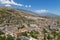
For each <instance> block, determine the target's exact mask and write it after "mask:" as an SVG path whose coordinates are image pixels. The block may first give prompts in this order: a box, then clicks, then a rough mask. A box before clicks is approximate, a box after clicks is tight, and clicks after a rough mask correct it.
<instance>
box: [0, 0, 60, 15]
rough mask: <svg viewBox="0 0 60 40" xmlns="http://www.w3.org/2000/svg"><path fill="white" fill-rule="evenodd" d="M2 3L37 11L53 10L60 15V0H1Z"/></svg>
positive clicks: (52, 11)
mask: <svg viewBox="0 0 60 40" xmlns="http://www.w3.org/2000/svg"><path fill="white" fill-rule="evenodd" d="M4 2H5V3H4ZM1 5H3V6H14V7H16V8H22V9H26V10H32V11H35V12H37V13H44V12H51V13H55V14H58V15H60V0H8V1H7V0H1V1H0V6H1Z"/></svg>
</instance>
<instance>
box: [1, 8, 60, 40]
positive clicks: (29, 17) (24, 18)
mask: <svg viewBox="0 0 60 40" xmlns="http://www.w3.org/2000/svg"><path fill="white" fill-rule="evenodd" d="M0 31H1V32H3V33H4V34H3V35H5V36H7V35H11V36H12V37H15V39H16V38H17V36H18V38H20V39H21V40H27V39H28V40H30V39H31V40H49V39H50V40H58V39H59V40H60V38H59V37H60V19H58V18H50V17H41V16H38V15H36V14H33V13H32V12H29V11H26V10H22V9H19V10H18V9H14V8H9V7H0ZM0 36H1V35H0ZM16 40H17V39H16Z"/></svg>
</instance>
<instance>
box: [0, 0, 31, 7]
mask: <svg viewBox="0 0 60 40" xmlns="http://www.w3.org/2000/svg"><path fill="white" fill-rule="evenodd" d="M0 3H1V4H5V6H11V5H16V6H24V7H31V5H23V4H18V3H16V2H14V0H0Z"/></svg>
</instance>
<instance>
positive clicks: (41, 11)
mask: <svg viewBox="0 0 60 40" xmlns="http://www.w3.org/2000/svg"><path fill="white" fill-rule="evenodd" d="M35 12H36V13H47V12H48V10H35Z"/></svg>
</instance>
